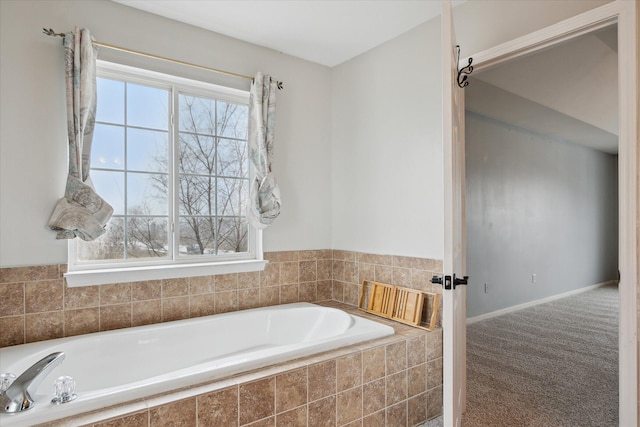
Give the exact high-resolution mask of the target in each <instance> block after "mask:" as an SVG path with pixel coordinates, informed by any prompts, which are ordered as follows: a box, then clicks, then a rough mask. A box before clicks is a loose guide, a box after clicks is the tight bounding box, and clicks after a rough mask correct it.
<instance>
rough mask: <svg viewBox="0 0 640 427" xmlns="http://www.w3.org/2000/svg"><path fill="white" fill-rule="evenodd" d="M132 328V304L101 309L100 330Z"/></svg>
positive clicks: (106, 306) (102, 307)
mask: <svg viewBox="0 0 640 427" xmlns="http://www.w3.org/2000/svg"><path fill="white" fill-rule="evenodd" d="M130 326H131V303H128V304H114V305H105V306H101V307H100V330H101V331H109V330H112V329H120V328H128V327H130Z"/></svg>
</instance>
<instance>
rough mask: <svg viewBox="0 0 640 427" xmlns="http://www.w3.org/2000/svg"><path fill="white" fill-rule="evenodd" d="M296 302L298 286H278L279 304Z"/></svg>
mask: <svg viewBox="0 0 640 427" xmlns="http://www.w3.org/2000/svg"><path fill="white" fill-rule="evenodd" d="M292 302H298V285H297V284H295V285H282V286H280V304H289V303H292Z"/></svg>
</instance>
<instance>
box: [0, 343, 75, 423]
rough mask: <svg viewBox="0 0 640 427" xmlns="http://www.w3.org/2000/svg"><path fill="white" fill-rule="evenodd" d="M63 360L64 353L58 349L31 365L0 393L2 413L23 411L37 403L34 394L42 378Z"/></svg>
mask: <svg viewBox="0 0 640 427" xmlns="http://www.w3.org/2000/svg"><path fill="white" fill-rule="evenodd" d="M63 360H64V353H63V352H61V351H58V352H56V353H51V354H50V355H48V356H46V357H44V358H42V359H40V360H39V361H37V362H36V363H34V364H33V365H31V367H30V368H28V369H27V370H26V371H24V372H23V373H22V375H20V376H19V377H18V378H16V379H15V381H14V382H13V383H11V385H10V386H9V388H7V389H6V390H5V391H4V392H3V393H1V394H0V413H14V412H22V411H26V410H27V409H30V408H31V407H32V406H33V405H34V403H35V401H34V400H33V397H32V396H33V395H35V392H36V390H37V389H38V386H39V385H40V383H41V382H42V380H43V379H44V378H45V377H46V376H47V375H49V373H50V372H51V371H52V370H53V368H55V367H56V366H58V365H59V364H60V363H62V361H63Z"/></svg>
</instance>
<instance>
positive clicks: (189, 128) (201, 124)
mask: <svg viewBox="0 0 640 427" xmlns="http://www.w3.org/2000/svg"><path fill="white" fill-rule="evenodd" d="M178 105H179V114H178V116H179V117H180V127H179V130H181V131H186V132H193V133H203V134H207V135H214V134H215V117H216V116H215V101H214V100H212V99H207V98H201V97H196V96H190V95H184V94H180V96H179V101H178Z"/></svg>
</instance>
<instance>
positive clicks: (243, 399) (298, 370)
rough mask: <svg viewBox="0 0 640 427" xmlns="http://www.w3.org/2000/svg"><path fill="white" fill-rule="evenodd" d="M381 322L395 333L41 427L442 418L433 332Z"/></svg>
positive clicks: (394, 422) (437, 340)
mask: <svg viewBox="0 0 640 427" xmlns="http://www.w3.org/2000/svg"><path fill="white" fill-rule="evenodd" d="M323 305H327V306H332V307H337V308H340V309H343V310H346V311H349V312H351V313H353V314H356V315H359V316H363V317H368V318H372V319H374V320H378V321H381V320H380V319H379V318H377V317H375V316H371V315H369V314H366V313H363V312H362V311H359V310H357V309H356V308H354V307H352V306H349V305H346V304H344V303H340V302H336V301H328V302H325V303H323ZM382 322H383V323H387V324H390V325H392V326H393V327H394V328H395V331H396V334H395V335H393V336H391V337H386V338H381V339H377V340H373V341H369V342H367V343H361V344H357V345H353V346H350V347H345V348H342V349H338V350H334V351H330V352H326V353H322V354H318V355H314V356H310V357H306V358H301V359H297V360H294V361H291V362H286V363H283V364H280V365H276V366H271V367H266V368H263V369H259V370H255V371H252V372H248V373H245V374H241V375H238V376H234V377H231V378H228V379H226V380H222V381H217V382H213V383H210V384H200V385H197V386H194V387H191V388H186V389H181V390H178V391H175V392H171V393H167V394H163V395H158V396H153V397H150V398H147V399H144V400H139V401H135V402H131V403H128V404H125V405H119V406H115V407H110V408H105V409H103V410H100V411H96V412H92V413H89V414H83V415H80V416H77V417H73V418H68V419H64V420H60V421H59V422H56V423H53V424H49V425H50V426H71V425H72V426H80V425H82V426H96V427H107V426H125V425H126V426H159V425H181V426H295V427H299V426H312V427H317V426H367V427H370V426H394V427H396V426H418V425H421V424H423V423H424V422H425V421H426V420H428V419H431V418H434V417H437V416H438V415H440V414H441V412H442V333H441V330H440V329H437V330H435V331H433V332H427V331H423V330H420V329H417V328H412V327H410V326H406V325H402V324H398V323H395V322H391V321H387V320H382Z"/></svg>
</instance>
